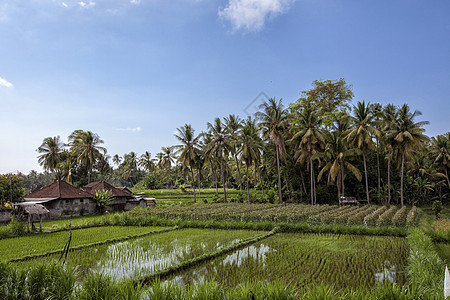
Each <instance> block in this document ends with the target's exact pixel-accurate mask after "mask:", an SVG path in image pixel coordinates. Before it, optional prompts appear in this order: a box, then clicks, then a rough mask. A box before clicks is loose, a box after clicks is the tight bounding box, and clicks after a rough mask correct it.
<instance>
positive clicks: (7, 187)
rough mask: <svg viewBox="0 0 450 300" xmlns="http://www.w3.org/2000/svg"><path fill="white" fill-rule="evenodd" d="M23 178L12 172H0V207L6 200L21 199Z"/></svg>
mask: <svg viewBox="0 0 450 300" xmlns="http://www.w3.org/2000/svg"><path fill="white" fill-rule="evenodd" d="M24 195H25V191H24V189H23V178H22V177H20V176H18V175H14V174H4V175H2V174H0V208H1V207H2V206H3V205H4V204H5V203H7V202H10V203H11V202H18V201H22V200H23V196H24Z"/></svg>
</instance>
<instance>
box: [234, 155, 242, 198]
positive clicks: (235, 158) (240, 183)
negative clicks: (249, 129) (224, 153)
mask: <svg viewBox="0 0 450 300" xmlns="http://www.w3.org/2000/svg"><path fill="white" fill-rule="evenodd" d="M234 160H235V161H236V167H237V171H238V178H239V190H241V191H242V180H241V170H240V168H239V162H238V159H237V155H236V154H234Z"/></svg>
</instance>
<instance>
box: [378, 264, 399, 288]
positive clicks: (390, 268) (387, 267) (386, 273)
mask: <svg viewBox="0 0 450 300" xmlns="http://www.w3.org/2000/svg"><path fill="white" fill-rule="evenodd" d="M396 274H397V271H396V270H395V265H394V264H392V263H391V262H389V261H385V262H384V264H383V267H382V269H381V271H380V272H377V273H375V280H376V281H379V282H385V281H389V282H390V283H394V282H395V277H396Z"/></svg>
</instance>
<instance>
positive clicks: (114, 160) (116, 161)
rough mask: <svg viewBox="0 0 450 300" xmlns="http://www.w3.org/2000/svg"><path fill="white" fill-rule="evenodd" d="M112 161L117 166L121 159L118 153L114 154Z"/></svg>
mask: <svg viewBox="0 0 450 300" xmlns="http://www.w3.org/2000/svg"><path fill="white" fill-rule="evenodd" d="M112 161H113V163H115V164H116V166H119V165H120V162H121V161H122V157H120V156H119V155H118V154H115V155H114V156H113V158H112Z"/></svg>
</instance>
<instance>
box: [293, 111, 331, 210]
mask: <svg viewBox="0 0 450 300" xmlns="http://www.w3.org/2000/svg"><path fill="white" fill-rule="evenodd" d="M294 118H295V122H296V123H295V125H294V128H293V131H294V135H293V137H292V139H291V142H292V143H293V145H294V147H295V149H296V150H295V154H294V158H295V160H296V162H297V163H304V162H307V163H308V168H309V171H310V180H311V205H314V204H316V203H317V199H316V192H315V180H314V177H315V176H314V162H313V155H314V154H316V153H318V152H320V151H321V150H322V149H323V147H324V146H325V138H324V136H323V131H322V130H321V124H322V117H321V116H320V115H319V112H318V111H317V110H316V109H315V108H314V107H312V106H311V105H306V106H304V107H303V109H301V110H300V111H299V112H296V115H295V117H294Z"/></svg>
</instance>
